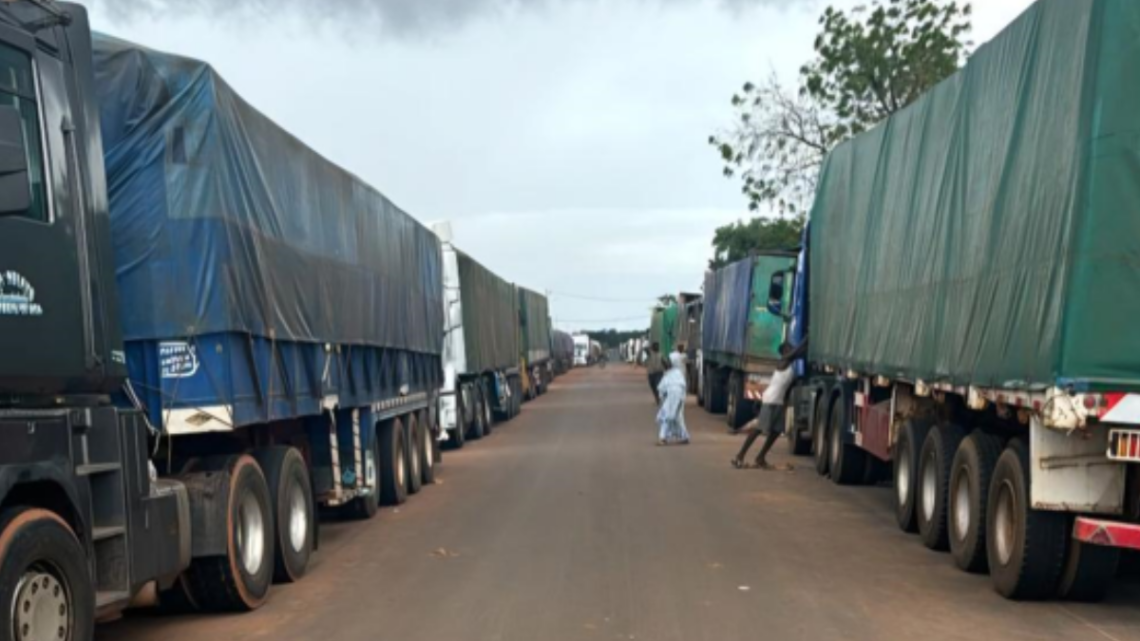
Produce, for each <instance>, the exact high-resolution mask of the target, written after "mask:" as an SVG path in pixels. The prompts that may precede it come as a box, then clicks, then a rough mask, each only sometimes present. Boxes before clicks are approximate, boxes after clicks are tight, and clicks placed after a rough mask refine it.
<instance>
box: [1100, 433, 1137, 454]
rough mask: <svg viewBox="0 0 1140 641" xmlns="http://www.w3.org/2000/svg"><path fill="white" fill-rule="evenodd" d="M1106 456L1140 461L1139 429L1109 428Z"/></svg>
mask: <svg viewBox="0 0 1140 641" xmlns="http://www.w3.org/2000/svg"><path fill="white" fill-rule="evenodd" d="M1108 458H1109V459H1110V460H1113V461H1132V462H1140V431H1135V430H1111V431H1110V432H1109V433H1108Z"/></svg>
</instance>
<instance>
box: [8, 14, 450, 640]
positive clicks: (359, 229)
mask: <svg viewBox="0 0 1140 641" xmlns="http://www.w3.org/2000/svg"><path fill="white" fill-rule="evenodd" d="M0 23H2V26H0V54H2V55H0V67H3V69H2V73H0V97H2V98H3V99H2V100H0V140H2V141H3V143H4V144H3V149H4V153H3V163H4V167H3V172H2V176H3V178H2V179H0V214H2V215H0V351H2V352H3V353H4V358H3V359H0V405H2V411H0V439H2V440H3V443H2V445H0V541H3V542H4V543H3V546H2V547H0V576H2V577H3V580H0V600H2V601H3V602H4V603H6V604H9V605H8V606H5V607H4V608H2V609H0V619H2V621H0V638H2V639H13V640H15V639H21V640H22V639H60V638H62V639H79V640H83V639H90V638H91V636H92V633H93V623H94V621H95V620H96V619H97V618H105V617H111V616H114V615H115V614H116V613H118V612H120V611H122V610H123V609H124V608H126V607H128V605H130V604H131V603H132V602H134V603H142V602H153V601H155V600H156V598H161V599H162V601H163V602H164V603H166V602H167V600H168V599H169V600H170V602H173V603H177V604H181V605H182V606H196V607H200V608H203V609H209V610H248V609H252V608H256V607H258V606H259V605H261V604H262V603H263V602H264V601H265V599H266V597H267V594H268V591H269V588H270V583H271V582H273V581H274V580H277V581H293V580H297V579H299V578H300V577H301V576H302V575H303V574H304V573H305V571H306V568H307V565H308V562H309V559H310V555H311V553H312V551H313V549H314V547H315V545H316V532H317V524H316V516H317V510H316V508H317V506H318V505H327V506H330V507H338V508H342V509H345V510H348V511H349V512H351V513H353V514H355V515H357V516H359V517H361V518H367V517H369V516H371V515H372V514H374V513H375V512H376V509H377V506H378V505H379V504H380V503H381V502H388V503H398V502H400V501H403V500H404V498H405V496H406V495H407V494H408V493H412V492H415V491H417V490H418V489H419V488H420V486H421V484H422V483H424V482H431V480H432V474H433V469H434V465H435V464H436V462H437V459H436V452H435V448H434V445H433V443H434V442H435V439H434V438H433V437H432V432H433V431H434V430H435V429H436V428H435V407H436V396H437V394H438V388H439V386H440V382H441V379H442V368H441V366H440V359H439V355H440V340H439V337H440V335H441V333H442V329H443V319H442V309H443V306H442V279H441V268H440V248H439V244H438V241H437V240H436V239H435V237H434V235H433V234H431V233H430V232H429V231H428V230H427V229H425V228H423V227H422V226H421V225H419V224H418V223H417V222H416V221H414V220H413V219H412V218H410V217H409V216H407V215H406V214H405V213H404V212H402V211H400V210H399V209H398V208H397V207H395V206H394V205H393V204H392V203H391V202H390V201H389V200H387V199H386V198H385V197H384V196H382V195H381V194H379V193H378V192H376V191H375V190H373V189H372V188H371V187H369V186H368V185H366V184H364V183H363V182H361V181H360V180H358V179H356V178H355V177H353V176H352V175H351V174H349V173H347V172H345V171H343V170H341V169H339V168H338V167H336V166H334V165H332V164H331V163H329V162H328V161H326V160H324V159H323V158H321V157H320V156H318V155H317V154H316V153H314V152H313V151H311V150H310V149H308V148H307V147H305V146H304V145H303V144H302V143H300V142H299V141H298V140H297V139H295V138H293V137H291V136H289V135H288V134H287V133H286V132H284V131H283V130H281V129H280V128H278V127H276V126H275V125H274V124H273V123H272V122H271V121H269V119H267V118H265V117H264V116H262V115H261V114H260V113H258V112H257V111H256V110H254V109H253V108H252V107H250V106H249V105H248V104H247V103H245V102H244V101H242V100H241V98H240V97H239V96H238V95H237V94H236V93H234V92H233V90H232V89H231V88H230V87H229V86H228V85H226V83H225V82H224V81H223V80H222V79H221V78H220V77H219V76H218V75H217V74H216V73H214V71H213V70H212V69H210V68H209V67H208V66H207V65H204V64H202V63H199V62H197V61H193V60H188V59H185V58H179V57H175V56H169V55H165V54H161V53H158V52H155V51H151V50H148V49H144V48H141V47H137V46H134V45H131V44H129V43H125V42H122V41H119V40H114V39H111V38H106V37H95V38H93V37H92V34H91V32H90V29H89V26H88V19H87V14H86V11H85V9H84V8H83V7H81V6H79V5H74V4H66V3H59V4H56V3H51V2H47V1H45V0H23V1H21V2H15V3H4V4H3V5H2V6H0ZM116 276H117V278H116ZM160 594H161V597H158V596H157V595H160Z"/></svg>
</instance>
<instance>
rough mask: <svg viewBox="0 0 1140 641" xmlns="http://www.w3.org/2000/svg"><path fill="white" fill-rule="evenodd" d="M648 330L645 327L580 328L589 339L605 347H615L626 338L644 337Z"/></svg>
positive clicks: (626, 339)
mask: <svg viewBox="0 0 1140 641" xmlns="http://www.w3.org/2000/svg"><path fill="white" fill-rule="evenodd" d="M648 331H649V330H646V329H639V330H629V331H618V330H616V329H599V330H594V331H590V330H582V332H583V333H584V334H589V335H590V340H592V341H598V342H599V343H601V345H602V347H603V348H605V349H616V348H618V347H620V346H621V344H622V343H624V342H626V341H628V340H632V339H634V338H644V337H645V334H646V333H647V332H648Z"/></svg>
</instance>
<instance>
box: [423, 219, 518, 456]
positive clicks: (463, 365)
mask: <svg viewBox="0 0 1140 641" xmlns="http://www.w3.org/2000/svg"><path fill="white" fill-rule="evenodd" d="M434 230H435V232H436V234H437V235H438V236H439V238H440V242H441V243H442V246H443V284H444V300H443V305H444V315H445V317H446V322H447V326H446V328H445V330H444V335H443V389H442V392H441V397H440V404H439V412H440V413H439V418H440V427H441V429H442V430H443V432H444V433H443V436H444V438H445V439H446V441H447V443H448V444H449V445H450V446H451V447H454V448H461V447H463V444H464V443H465V442H466V441H467V440H478V439H480V438H483V437H484V436H486V435H488V434H490V433H491V430H492V429H493V426H494V423H495V421H497V420H498V421H507V420H510V419H512V418H514V417H515V416H517V415H518V413H519V412H520V410H521V409H522V391H523V388H522V377H521V376H520V370H519V360H518V344H519V340H520V339H519V316H518V313H517V299H516V294H515V286H514V285H512V284H511V283H510V282H508V281H506V280H503V279H502V278H500V277H499V276H497V275H495V274H494V273H493V272H492V271H491V270H489V269H487V268H486V267H484V266H483V265H481V264H479V263H478V262H477V261H476V260H475V259H473V258H471V257H470V256H469V255H467V254H466V253H464V252H462V251H460V250H459V249H458V248H456V247H455V246H454V244H452V232H451V225H450V224H448V223H441V224H437V225H435V226H434Z"/></svg>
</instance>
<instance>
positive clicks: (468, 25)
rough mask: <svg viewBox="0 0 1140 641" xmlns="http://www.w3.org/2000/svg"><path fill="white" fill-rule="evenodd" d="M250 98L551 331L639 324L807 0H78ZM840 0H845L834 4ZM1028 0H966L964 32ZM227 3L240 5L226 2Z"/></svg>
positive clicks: (815, 11)
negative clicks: (756, 84)
mask: <svg viewBox="0 0 1140 641" xmlns="http://www.w3.org/2000/svg"><path fill="white" fill-rule="evenodd" d="M80 1H81V3H82V4H85V5H87V6H88V8H89V10H90V12H91V18H92V23H93V26H94V28H96V29H98V30H100V31H103V32H106V33H110V34H112V35H115V36H118V37H122V38H126V39H128V40H132V41H135V42H139V43H141V44H144V45H146V46H149V47H152V48H155V49H160V50H165V51H170V52H174V53H178V54H182V55H187V56H192V57H194V58H198V59H201V60H205V61H207V62H209V63H211V64H212V65H213V66H214V67H215V68H216V69H217V70H218V71H219V72H220V73H221V74H222V75H223V76H224V77H225V78H226V80H227V81H228V82H229V83H230V85H232V86H233V87H234V88H235V89H236V90H237V91H238V92H239V93H241V94H242V95H243V96H244V97H245V98H246V99H247V100H248V101H249V102H250V103H252V104H253V105H254V106H256V107H257V108H258V109H260V110H261V111H262V112H264V113H265V114H266V115H268V116H269V117H271V118H272V119H274V120H275V121H276V122H277V123H278V124H280V125H281V126H283V127H284V128H285V129H287V130H289V131H290V132H292V133H293V134H294V135H296V136H298V137H299V138H300V139H301V140H304V141H305V142H306V143H307V144H308V145H309V146H311V147H313V148H314V149H316V150H317V151H318V152H320V153H321V154H323V155H324V156H325V157H327V158H329V159H331V160H332V161H334V162H336V163H337V164H339V165H341V166H343V167H345V168H346V169H348V170H349V171H352V172H353V173H355V174H357V175H358V176H360V177H361V178H363V179H364V180H366V181H367V182H369V183H370V184H372V185H373V186H375V187H376V188H378V189H379V190H380V191H382V192H383V193H385V194H386V195H387V196H389V197H390V198H392V199H393V200H394V201H395V202H396V203H397V204H398V205H399V206H400V207H402V208H403V209H404V210H406V211H408V212H409V213H410V214H411V215H413V216H415V217H416V218H417V219H419V220H420V221H422V222H424V223H429V224H430V223H432V222H437V221H442V220H448V221H451V223H452V226H453V230H454V236H455V244H456V245H457V246H459V247H461V248H463V249H464V250H465V251H467V252H468V253H469V254H471V255H472V256H474V257H475V258H476V259H478V260H479V261H480V262H482V263H484V264H485V265H486V266H488V267H489V268H491V269H492V270H494V271H495V272H497V273H498V274H499V275H500V276H502V277H504V278H506V279H507V280H510V281H513V282H517V283H519V284H520V285H523V286H526V287H529V288H531V289H534V290H537V291H545V292H549V293H550V295H551V307H552V312H551V313H552V316H553V317H554V320H555V323H556V325H557V326H558V327H559V328H561V329H566V330H577V329H582V328H587V329H592V328H601V327H607V328H608V327H616V328H619V329H638V328H644V327H646V326H647V325H648V319H649V309H650V307H651V306H652V304H653V302H654V301H655V300H656V298H657V297H658V296H659V295H661V294H665V293H677V292H680V291H699V290H700V285H701V283H702V281H703V274H704V270H705V268H706V266H707V263H708V260H709V258H710V257H711V255H712V246H711V241H712V236H713V232H714V230H715V229H716V228H717V227H719V226H722V225H725V224H727V223H731V222H733V221H736V220H744V219H747V218H749V216H750V215H749V213H748V211H747V203H746V202H745V200H744V199H743V196H741V194H740V190H739V186H738V184H737V183H736V182H734V181H730V180H728V179H726V178H724V177H723V176H722V175H721V165H720V163H719V160H718V157H717V155H716V154H715V153H714V151H713V150H712V149H711V148H710V147H709V145H708V143H707V139H708V136H709V134H712V133H715V132H717V131H719V130H720V129H722V128H724V127H726V126H728V125H729V124H730V119H731V118H732V110H731V107H730V105H729V98H730V97H731V96H732V94H733V92H734V91H736V90H737V89H738V88H739V87H740V86H741V85H742V84H743V83H744V82H745V81H746V80H749V79H760V78H762V77H763V76H764V75H766V74H767V72H768V70H769V69H773V70H775V71H776V73H777V74H779V75H780V76H781V77H783V78H787V79H790V80H794V78H795V74H796V70H797V69H798V68H799V67H800V66H801V65H802V64H803V63H804V62H806V61H807V60H809V59H810V58H811V54H812V50H811V45H812V41H813V40H814V37H815V34H816V32H817V27H818V25H817V19H818V16H819V14H820V12H821V11H822V10H823V8H824V6H825V3H824V2H821V1H819V0H324V1H320V0H243V1H242V2H240V3H239V2H232V1H231V0H80ZM831 4H832V5H835V6H842V7H850V6H854V5H856V4H858V0H833V1H832V2H831ZM1030 4H1031V0H975V2H974V33H973V39H974V40H975V41H976V42H977V43H981V42H984V41H986V40H989V39H990V38H992V37H993V36H994V35H995V34H997V33H998V32H999V31H1000V30H1001V29H1002V28H1003V27H1004V26H1005V25H1006V24H1008V23H1009V22H1010V21H1011V20H1012V19H1014V18H1015V17H1016V16H1017V15H1018V14H1020V13H1021V11H1023V10H1024V9H1025V8H1026V7H1028V6H1029V5H1030ZM235 7H240V8H235Z"/></svg>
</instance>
